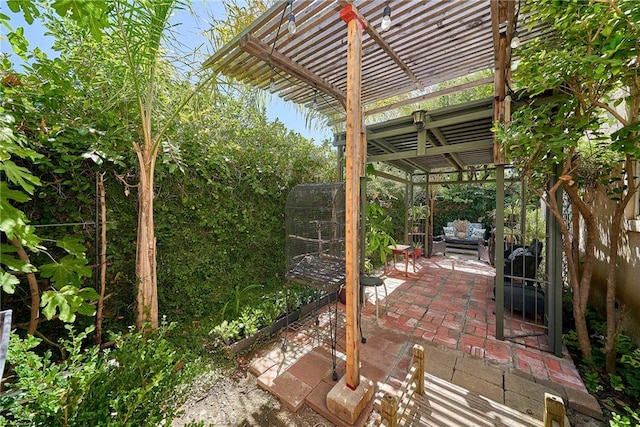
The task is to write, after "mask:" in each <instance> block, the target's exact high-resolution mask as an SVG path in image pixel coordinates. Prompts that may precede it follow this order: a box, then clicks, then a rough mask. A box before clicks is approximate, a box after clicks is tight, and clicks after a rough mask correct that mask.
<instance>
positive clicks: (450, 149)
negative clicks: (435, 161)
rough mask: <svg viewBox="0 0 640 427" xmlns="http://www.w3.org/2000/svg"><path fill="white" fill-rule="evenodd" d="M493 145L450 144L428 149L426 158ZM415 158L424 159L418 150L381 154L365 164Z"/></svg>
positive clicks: (491, 142) (490, 142) (490, 141)
mask: <svg viewBox="0 0 640 427" xmlns="http://www.w3.org/2000/svg"><path fill="white" fill-rule="evenodd" d="M492 145H493V139H487V140H484V141H474V142H464V143H461V144H452V145H447V146H444V147H430V148H429V149H428V150H427V156H440V155H442V154H447V153H463V152H465V151H477V150H486V149H487V148H488V147H491V146H492ZM416 157H424V156H419V155H418V150H407V151H401V152H397V153H389V154H381V155H378V156H371V157H367V163H374V162H387V161H391V160H406V159H412V158H416Z"/></svg>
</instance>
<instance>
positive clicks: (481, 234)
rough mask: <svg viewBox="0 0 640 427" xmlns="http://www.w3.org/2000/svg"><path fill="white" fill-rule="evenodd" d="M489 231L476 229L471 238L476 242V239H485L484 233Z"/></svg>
mask: <svg viewBox="0 0 640 427" xmlns="http://www.w3.org/2000/svg"><path fill="white" fill-rule="evenodd" d="M486 231H487V230H486V229H484V228H474V229H473V234H472V235H471V238H472V239H474V240H476V239H484V233H485V232H486Z"/></svg>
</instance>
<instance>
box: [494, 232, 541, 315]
mask: <svg viewBox="0 0 640 427" xmlns="http://www.w3.org/2000/svg"><path fill="white" fill-rule="evenodd" d="M542 246H543V245H542V242H540V241H538V240H537V239H533V241H532V242H531V244H530V245H529V246H528V247H523V246H521V245H515V246H513V247H511V248H509V249H508V250H506V251H505V253H504V266H503V271H504V307H505V308H507V309H509V310H512V311H514V312H519V313H523V314H524V315H525V316H531V317H537V316H540V315H544V313H545V301H546V298H545V293H544V290H543V288H542V287H541V286H540V285H539V283H538V281H537V280H536V276H537V272H538V267H539V266H540V263H541V262H542V255H541V252H542ZM495 294H496V286H495V284H494V287H493V295H494V297H495Z"/></svg>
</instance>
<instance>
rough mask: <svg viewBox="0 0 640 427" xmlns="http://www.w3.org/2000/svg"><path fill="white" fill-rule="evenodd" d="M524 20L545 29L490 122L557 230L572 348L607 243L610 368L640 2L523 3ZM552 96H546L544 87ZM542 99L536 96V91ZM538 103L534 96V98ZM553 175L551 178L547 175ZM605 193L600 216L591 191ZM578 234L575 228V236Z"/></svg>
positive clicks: (637, 153) (636, 103)
mask: <svg viewBox="0 0 640 427" xmlns="http://www.w3.org/2000/svg"><path fill="white" fill-rule="evenodd" d="M522 13H526V14H528V15H529V16H528V19H530V20H531V21H532V22H538V23H540V24H543V25H545V26H547V27H548V29H549V34H551V35H552V36H551V37H549V36H544V37H538V38H537V39H536V40H534V41H533V42H531V43H525V44H524V45H522V46H521V47H520V48H518V51H517V52H516V53H517V55H518V56H519V57H520V61H519V63H518V66H517V69H516V70H515V72H514V74H513V77H514V83H515V85H514V86H516V87H517V88H519V89H520V91H518V92H517V93H515V94H514V100H516V101H518V105H517V108H516V109H514V110H515V112H514V114H513V115H512V118H511V122H510V123H509V126H508V127H502V126H497V127H496V131H497V137H498V139H499V140H501V141H502V142H503V143H504V145H505V150H506V153H507V154H508V159H507V160H508V161H512V162H514V164H516V165H517V167H518V168H519V169H520V170H521V171H522V173H523V174H524V175H525V176H526V177H527V179H528V182H529V184H530V188H531V190H532V191H534V192H536V193H538V194H539V195H540V198H541V199H542V200H544V201H545V203H547V206H548V207H549V211H550V212H551V214H552V215H553V216H554V217H555V219H556V220H557V221H558V223H559V224H560V229H561V231H562V234H563V244H564V251H565V254H566V258H565V259H566V262H567V269H568V271H569V283H570V285H571V289H572V295H573V298H574V305H573V310H574V317H575V321H576V331H577V334H578V337H579V341H580V347H581V350H582V352H583V354H584V355H585V357H587V358H589V357H590V352H591V350H590V342H589V337H588V332H587V327H586V322H585V314H586V305H587V302H588V299H589V296H590V294H591V292H590V287H591V285H592V273H593V271H594V268H593V267H594V264H595V262H596V258H597V257H598V256H599V255H596V249H595V248H596V239H598V240H600V245H602V247H606V248H607V249H608V251H607V253H605V254H604V255H603V257H606V264H608V265H609V266H610V267H609V268H608V269H607V272H606V292H607V296H606V310H607V324H608V329H607V332H606V337H607V368H608V370H609V372H610V373H613V372H614V371H615V369H616V364H615V359H616V358H615V342H616V334H617V331H618V324H617V319H618V318H619V315H618V314H617V313H616V301H617V298H618V297H619V296H618V295H617V294H616V274H617V270H616V267H615V266H616V263H617V262H616V259H617V257H618V253H619V250H618V245H619V243H620V241H621V240H622V239H621V237H622V235H621V233H622V223H623V221H624V219H625V218H624V215H625V209H626V206H627V205H628V204H629V203H630V202H631V201H632V200H633V199H634V198H635V197H637V196H636V195H635V193H636V192H637V183H636V180H635V177H636V176H637V172H636V171H634V169H635V160H637V159H638V158H640V143H639V138H638V135H639V134H638V131H639V130H640V79H638V50H639V49H640V42H639V39H638V32H639V31H640V3H639V2H637V1H636V0H614V1H608V2H599V1H572V2H565V1H558V0H541V1H528V2H523V10H522ZM551 94H553V95H555V96H547V95H551ZM537 97H540V98H541V99H536V98H537ZM541 101H542V102H541ZM554 176H557V177H558V178H559V181H558V183H557V184H555V185H554V182H553V177H554ZM561 190H562V191H564V192H566V194H567V195H568V196H569V198H570V200H571V205H572V212H573V215H574V219H573V222H574V223H578V221H580V223H581V226H580V228H581V233H580V234H581V235H582V236H583V238H582V242H576V241H572V234H574V235H575V234H576V233H572V232H571V231H570V228H571V227H572V225H571V224H568V223H567V221H565V219H564V218H563V215H562V212H561V208H560V207H559V206H557V203H556V195H557V194H558V192H559V191H561ZM596 191H598V192H602V193H604V194H606V195H607V196H608V197H609V199H610V200H611V202H612V203H611V204H610V205H609V207H608V208H607V209H608V210H610V211H612V212H608V215H605V216H602V217H601V216H600V215H599V214H600V212H599V209H601V208H599V207H597V206H596V205H595V204H593V203H592V200H593V199H594V192H596ZM575 237H576V238H578V236H575Z"/></svg>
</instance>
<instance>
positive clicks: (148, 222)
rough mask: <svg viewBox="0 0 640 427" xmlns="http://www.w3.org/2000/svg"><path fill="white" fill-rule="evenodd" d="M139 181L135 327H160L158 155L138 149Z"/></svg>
mask: <svg viewBox="0 0 640 427" xmlns="http://www.w3.org/2000/svg"><path fill="white" fill-rule="evenodd" d="M137 154H138V161H139V164H140V185H139V188H138V207H139V212H138V240H137V249H136V278H137V280H138V296H137V313H136V327H137V328H138V329H141V328H142V327H143V325H144V324H145V322H148V324H149V327H151V328H152V329H156V328H157V327H158V293H157V280H156V239H155V227H154V221H153V197H154V193H153V182H154V179H153V178H154V165H155V159H152V158H151V157H152V156H151V155H150V154H147V153H143V152H140V151H138V153H137Z"/></svg>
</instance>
